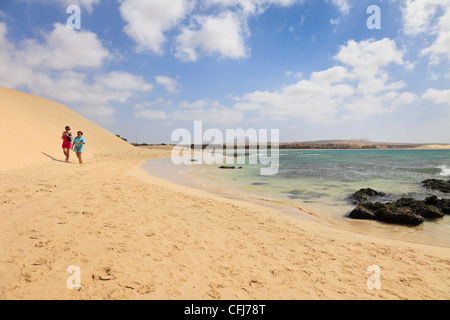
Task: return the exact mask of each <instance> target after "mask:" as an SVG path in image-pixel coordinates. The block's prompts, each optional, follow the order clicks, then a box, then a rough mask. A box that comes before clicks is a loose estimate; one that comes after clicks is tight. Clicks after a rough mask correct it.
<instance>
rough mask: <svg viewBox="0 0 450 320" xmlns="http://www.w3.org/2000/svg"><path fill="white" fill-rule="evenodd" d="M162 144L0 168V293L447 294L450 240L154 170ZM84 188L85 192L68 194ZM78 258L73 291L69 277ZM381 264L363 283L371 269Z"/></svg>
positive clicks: (103, 296) (94, 295)
mask: <svg viewBox="0 0 450 320" xmlns="http://www.w3.org/2000/svg"><path fill="white" fill-rule="evenodd" d="M164 154H166V155H167V154H169V151H159V150H133V151H130V152H127V153H123V154H110V155H97V156H92V157H90V158H87V159H88V160H86V163H85V164H83V165H82V166H70V168H71V169H70V170H69V171H67V168H68V166H67V165H66V164H64V163H61V162H58V161H49V162H48V163H47V166H46V170H45V172H42V171H39V170H37V169H38V168H40V166H37V165H36V166H30V167H27V168H24V169H21V170H16V171H13V172H12V171H11V172H8V173H2V174H1V178H2V179H4V181H8V185H2V186H1V190H0V191H1V193H0V194H2V195H3V198H2V199H1V200H2V203H4V205H3V206H2V207H1V211H0V215H1V218H2V221H4V222H3V224H2V225H0V233H1V239H2V241H1V243H3V245H2V246H1V247H0V253H1V254H2V256H4V257H5V260H4V261H1V262H0V267H1V269H2V273H3V280H2V282H1V283H0V297H1V298H3V299H77V300H78V299H207V300H210V299H233V300H234V299H251V300H259V299H286V300H287V299H294V300H300V299H448V298H449V297H450V292H449V290H448V288H449V287H450V279H448V277H446V275H447V274H448V272H449V271H450V249H447V248H437V247H433V246H428V245H419V244H412V243H405V242H402V241H396V240H386V239H380V238H376V237H372V236H370V235H359V234H354V233H352V232H348V231H344V230H337V229H335V228H331V227H327V226H324V225H320V224H319V223H316V222H314V221H308V220H303V219H298V218H295V217H290V216H288V215H285V214H283V213H282V212H280V211H279V210H276V209H274V208H268V207H264V206H260V205H257V204H254V203H250V202H247V201H243V200H235V199H226V198H223V197H219V196H217V195H214V194H212V193H210V192H206V191H201V190H200V191H198V190H194V189H192V188H188V187H185V186H180V185H176V184H174V183H172V182H170V181H166V180H164V179H161V178H157V177H154V176H151V175H150V174H149V173H147V172H146V171H145V170H144V169H142V168H141V167H142V165H143V164H144V163H145V162H146V161H147V160H148V159H151V158H156V157H163V156H164ZM80 195H81V196H82V201H67V199H70V200H73V199H74V197H75V199H76V196H80ZM70 265H77V266H79V267H80V269H81V285H82V289H81V290H80V291H77V290H75V291H73V290H69V289H68V288H67V287H66V280H67V277H68V274H67V273H66V270H67V267H68V266H70ZM371 265H378V266H380V267H381V269H382V272H383V276H382V277H383V278H382V284H381V285H382V289H381V290H369V289H368V288H367V287H366V281H367V278H368V277H369V274H367V268H368V267H369V266H371Z"/></svg>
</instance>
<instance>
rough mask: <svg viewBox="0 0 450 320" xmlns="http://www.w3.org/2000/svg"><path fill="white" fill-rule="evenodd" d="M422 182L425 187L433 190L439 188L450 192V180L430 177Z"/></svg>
mask: <svg viewBox="0 0 450 320" xmlns="http://www.w3.org/2000/svg"><path fill="white" fill-rule="evenodd" d="M422 184H423V186H424V187H425V188H427V189H431V190H439V191H441V192H444V193H450V180H449V181H444V180H438V179H428V180H424V181H422Z"/></svg>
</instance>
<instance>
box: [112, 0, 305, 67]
mask: <svg viewBox="0 0 450 320" xmlns="http://www.w3.org/2000/svg"><path fill="white" fill-rule="evenodd" d="M302 2H304V0H205V1H195V0H165V1H160V0H124V1H123V2H122V4H121V7H120V13H121V16H122V18H123V20H124V21H125V23H126V25H125V27H124V32H125V33H126V34H127V35H128V36H129V37H130V38H132V39H133V40H134V41H135V42H136V49H137V51H138V52H153V53H156V54H158V55H162V54H163V53H164V45H165V44H166V43H167V42H168V40H169V39H173V42H172V45H171V48H172V49H173V52H174V55H175V56H176V57H177V58H179V59H180V60H182V61H196V60H198V59H199V58H200V57H202V56H217V57H219V58H227V59H241V58H246V57H248V56H249V54H250V49H249V48H248V46H247V43H246V42H247V40H248V38H249V37H250V31H249V29H248V20H249V19H250V18H251V17H256V16H258V15H260V14H262V13H264V12H265V10H267V8H269V7H270V6H271V5H277V6H284V7H288V6H292V5H294V4H296V3H302ZM174 34H176V35H174Z"/></svg>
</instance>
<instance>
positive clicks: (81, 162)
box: [77, 152, 83, 164]
mask: <svg viewBox="0 0 450 320" xmlns="http://www.w3.org/2000/svg"><path fill="white" fill-rule="evenodd" d="M82 153H83V152H77V157H78V161H79V162H80V164H83V158H82Z"/></svg>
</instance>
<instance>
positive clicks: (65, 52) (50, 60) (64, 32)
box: [14, 23, 111, 70]
mask: <svg viewBox="0 0 450 320" xmlns="http://www.w3.org/2000/svg"><path fill="white" fill-rule="evenodd" d="M53 28H54V29H53V31H52V32H50V33H49V34H46V35H44V39H45V41H44V43H40V42H38V41H37V40H31V39H27V40H25V41H23V43H22V45H21V47H22V49H21V50H18V51H16V53H15V54H14V56H15V57H16V59H18V60H21V61H22V63H23V64H24V65H25V66H27V67H29V68H37V69H52V70H70V69H73V68H78V67H79V68H97V67H99V66H101V65H102V63H103V62H104V61H105V60H106V59H108V58H111V54H110V53H109V52H108V50H107V49H105V48H104V47H103V45H102V43H101V41H100V40H99V39H98V38H97V35H96V34H95V33H92V32H88V31H79V32H78V31H77V32H74V31H73V30H69V29H68V28H67V27H66V26H65V25H63V24H59V23H56V24H55V25H54V26H53ZM86 48H89V50H86Z"/></svg>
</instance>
